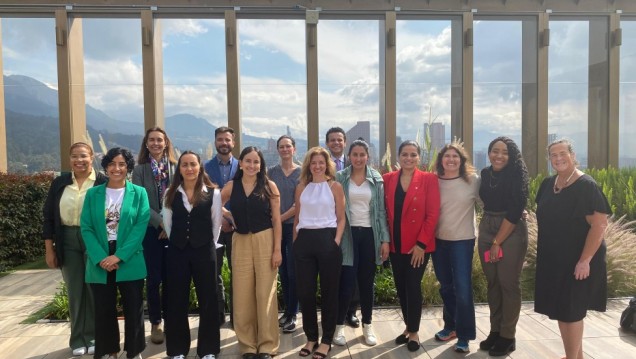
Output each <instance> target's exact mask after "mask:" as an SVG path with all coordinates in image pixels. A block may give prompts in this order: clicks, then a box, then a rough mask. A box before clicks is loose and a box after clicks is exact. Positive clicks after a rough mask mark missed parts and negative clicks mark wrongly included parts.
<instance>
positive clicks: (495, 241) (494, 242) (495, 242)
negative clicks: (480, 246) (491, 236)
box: [492, 238, 497, 246]
mask: <svg viewBox="0 0 636 359" xmlns="http://www.w3.org/2000/svg"><path fill="white" fill-rule="evenodd" d="M492 245H493V246H496V245H497V239H496V238H495V240H494V241H492Z"/></svg>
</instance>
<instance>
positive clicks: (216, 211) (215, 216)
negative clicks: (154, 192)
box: [161, 186, 223, 248]
mask: <svg viewBox="0 0 636 359" xmlns="http://www.w3.org/2000/svg"><path fill="white" fill-rule="evenodd" d="M177 191H179V192H181V198H182V199H183V206H184V207H185V209H186V210H187V211H188V213H189V212H191V211H192V204H190V201H189V200H188V195H187V194H186V192H185V190H184V189H183V187H181V186H179V187H177ZM201 191H203V192H207V191H208V188H207V187H206V186H203V189H201ZM211 213H212V236H214V245H215V247H216V248H219V247H223V245H222V244H219V243H218V241H219V234H220V232H221V221H222V220H223V213H222V212H221V191H219V189H218V188H215V189H214V193H213V194H212V211H211ZM161 216H162V217H163V230H164V231H166V234H167V235H168V237H170V230H171V229H172V209H170V208H168V207H166V203H165V197H164V204H163V209H162V210H161Z"/></svg>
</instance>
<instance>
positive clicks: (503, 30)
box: [473, 20, 522, 168]
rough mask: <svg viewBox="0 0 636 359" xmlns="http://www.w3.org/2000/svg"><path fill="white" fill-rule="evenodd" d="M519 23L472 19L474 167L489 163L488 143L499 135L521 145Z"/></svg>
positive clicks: (520, 44)
mask: <svg viewBox="0 0 636 359" xmlns="http://www.w3.org/2000/svg"><path fill="white" fill-rule="evenodd" d="M521 31H522V22H521V21H485V20H481V21H475V23H474V46H473V49H474V50H473V51H474V68H473V74H474V75H473V76H474V86H473V91H474V97H473V116H474V117H473V136H474V145H473V148H474V155H473V157H474V163H475V167H476V168H483V167H486V166H488V165H489V162H488V159H487V155H486V153H487V151H488V144H489V143H490V141H492V140H493V139H494V138H496V137H498V136H508V137H510V138H512V139H513V140H514V141H515V142H516V143H517V145H518V146H519V147H520V148H521V146H522V143H521V103H522V101H521V100H522V99H521V96H522V93H521V90H522V78H521V74H522V55H521V53H522V37H521Z"/></svg>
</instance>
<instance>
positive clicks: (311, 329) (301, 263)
mask: <svg viewBox="0 0 636 359" xmlns="http://www.w3.org/2000/svg"><path fill="white" fill-rule="evenodd" d="M335 236H336V229H335V228H325V229H305V228H303V229H301V230H300V231H299V232H298V236H297V237H296V241H295V242H294V260H295V262H296V280H297V282H296V290H297V292H298V301H299V302H300V308H301V312H302V314H303V329H304V330H305V335H306V336H307V340H308V341H310V342H315V341H318V314H317V313H316V307H317V305H316V290H317V286H318V276H320V295H321V300H322V304H321V307H322V339H321V341H322V342H323V343H325V344H331V341H332V339H333V334H334V332H335V331H336V317H337V316H338V288H339V285H340V268H341V267H342V250H341V249H340V246H338V245H337V244H336V242H335V240H334V238H335Z"/></svg>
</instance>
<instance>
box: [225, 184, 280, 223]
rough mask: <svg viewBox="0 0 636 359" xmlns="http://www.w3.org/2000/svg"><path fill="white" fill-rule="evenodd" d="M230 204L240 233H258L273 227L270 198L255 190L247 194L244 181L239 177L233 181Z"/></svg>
mask: <svg viewBox="0 0 636 359" xmlns="http://www.w3.org/2000/svg"><path fill="white" fill-rule="evenodd" d="M232 183H233V185H232V193H231V194H230V204H231V205H232V217H234V225H235V226H236V232H238V233H240V234H248V233H250V232H251V233H258V232H260V231H263V230H266V229H269V228H272V208H271V206H270V203H269V199H267V198H265V199H261V198H260V197H259V196H257V195H256V193H255V192H254V191H252V193H250V195H249V196H246V195H245V189H244V188H243V182H242V181H241V180H240V179H239V180H236V181H233V182H232Z"/></svg>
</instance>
